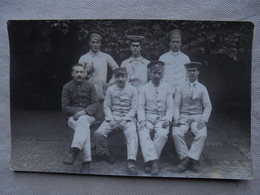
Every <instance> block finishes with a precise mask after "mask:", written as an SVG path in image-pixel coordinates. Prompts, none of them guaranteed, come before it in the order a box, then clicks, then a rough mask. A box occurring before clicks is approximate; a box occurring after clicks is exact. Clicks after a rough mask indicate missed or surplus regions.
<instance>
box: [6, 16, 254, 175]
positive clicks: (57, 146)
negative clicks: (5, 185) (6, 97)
mask: <svg viewBox="0 0 260 195" xmlns="http://www.w3.org/2000/svg"><path fill="white" fill-rule="evenodd" d="M7 27H8V34H9V48H10V105H11V119H10V120H11V165H10V167H11V169H12V170H13V171H23V172H25V171H26V172H50V173H67V174H68V173H69V174H80V175H106V176H130V177H159V178H160V177H167V178H201V179H233V180H250V179H252V178H253V167H252V158H251V71H252V68H251V63H252V41H253V30H254V24H253V23H251V22H238V21H236V22H232V21H191V20H133V19H131V20H130V19H129V20H126V19H124V20H9V21H8V22H7Z"/></svg>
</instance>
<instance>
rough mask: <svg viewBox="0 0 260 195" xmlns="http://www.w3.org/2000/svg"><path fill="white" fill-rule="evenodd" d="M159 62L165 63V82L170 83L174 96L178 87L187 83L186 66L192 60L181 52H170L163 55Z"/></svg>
mask: <svg viewBox="0 0 260 195" xmlns="http://www.w3.org/2000/svg"><path fill="white" fill-rule="evenodd" d="M159 60H160V61H162V62H164V63H165V65H164V74H163V82H165V83H168V84H169V85H170V87H171V92H172V94H175V92H176V87H177V86H179V85H180V84H181V83H183V82H184V81H185V78H186V69H185V67H184V64H186V63H189V62H190V59H189V57H188V56H187V55H185V54H184V53H182V52H181V51H178V52H172V51H169V52H167V53H165V54H163V55H161V56H160V58H159Z"/></svg>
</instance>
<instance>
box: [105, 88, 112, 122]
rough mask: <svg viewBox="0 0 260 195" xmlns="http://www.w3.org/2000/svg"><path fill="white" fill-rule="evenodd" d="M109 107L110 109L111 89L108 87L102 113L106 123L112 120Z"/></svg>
mask: <svg viewBox="0 0 260 195" xmlns="http://www.w3.org/2000/svg"><path fill="white" fill-rule="evenodd" d="M111 107H112V92H111V87H110V88H108V90H107V93H106V96H105V100H104V113H105V120H106V121H107V122H109V121H111V120H114V117H113V115H112V111H111Z"/></svg>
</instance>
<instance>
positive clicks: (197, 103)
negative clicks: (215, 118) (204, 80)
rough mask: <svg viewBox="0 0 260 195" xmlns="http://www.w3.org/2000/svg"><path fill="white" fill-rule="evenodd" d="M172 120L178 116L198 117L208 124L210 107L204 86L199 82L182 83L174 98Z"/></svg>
mask: <svg viewBox="0 0 260 195" xmlns="http://www.w3.org/2000/svg"><path fill="white" fill-rule="evenodd" d="M174 109H175V110H174V118H175V119H177V118H180V116H182V115H183V116H192V115H200V119H202V120H204V121H205V122H208V120H209V116H210V114H211V110H212V105H211V102H210V98H209V94H208V91H207V89H206V87H205V86H204V85H202V84H201V83H199V82H195V83H194V84H190V83H189V82H187V81H186V82H184V83H183V84H182V85H180V86H179V87H177V91H176V94H175V97H174Z"/></svg>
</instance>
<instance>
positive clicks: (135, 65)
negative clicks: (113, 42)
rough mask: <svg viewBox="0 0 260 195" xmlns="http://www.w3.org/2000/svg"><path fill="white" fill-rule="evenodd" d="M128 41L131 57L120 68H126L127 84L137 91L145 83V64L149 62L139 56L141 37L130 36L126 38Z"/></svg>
mask: <svg viewBox="0 0 260 195" xmlns="http://www.w3.org/2000/svg"><path fill="white" fill-rule="evenodd" d="M128 39H129V41H130V50H131V52H132V56H131V57H130V58H129V59H126V60H124V61H123V62H122V64H121V67H126V69H127V74H128V81H129V83H130V84H131V85H132V86H134V87H136V88H137V89H139V88H140V87H141V86H142V85H144V84H145V83H147V80H148V76H147V64H149V63H150V61H149V60H147V59H145V58H143V57H142V56H141V50H142V42H143V40H144V37H143V36H137V35H131V36H128Z"/></svg>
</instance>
